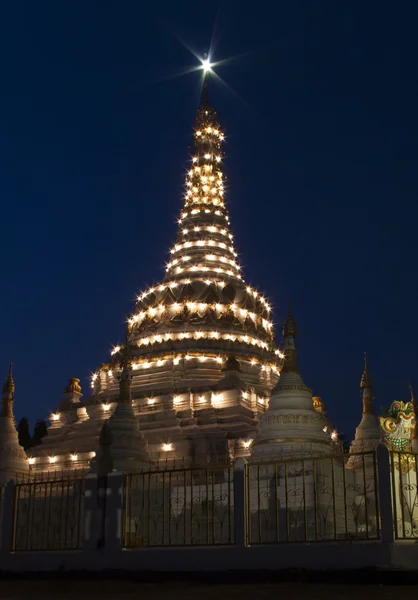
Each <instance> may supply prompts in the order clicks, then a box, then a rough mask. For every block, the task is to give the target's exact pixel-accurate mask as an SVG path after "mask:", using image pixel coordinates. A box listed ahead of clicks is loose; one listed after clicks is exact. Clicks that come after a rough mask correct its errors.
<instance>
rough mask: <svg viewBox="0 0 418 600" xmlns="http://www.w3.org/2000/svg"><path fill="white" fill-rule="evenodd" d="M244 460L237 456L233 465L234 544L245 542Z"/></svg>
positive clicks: (243, 543)
mask: <svg viewBox="0 0 418 600" xmlns="http://www.w3.org/2000/svg"><path fill="white" fill-rule="evenodd" d="M245 492H246V482H245V461H244V459H242V458H238V459H237V460H236V462H235V466H234V534H235V545H236V546H245V545H246V543H247V539H246V538H247V535H246V531H247V526H246V525H247V524H246V493H245Z"/></svg>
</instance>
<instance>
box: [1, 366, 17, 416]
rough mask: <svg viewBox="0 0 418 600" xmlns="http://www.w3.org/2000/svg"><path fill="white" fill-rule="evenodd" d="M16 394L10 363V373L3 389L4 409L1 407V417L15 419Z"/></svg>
mask: <svg viewBox="0 0 418 600" xmlns="http://www.w3.org/2000/svg"><path fill="white" fill-rule="evenodd" d="M14 394H15V382H14V380H13V371H12V363H10V365H9V372H8V374H7V377H6V379H5V381H4V384H3V389H2V407H1V416H2V417H12V418H13V402H14Z"/></svg>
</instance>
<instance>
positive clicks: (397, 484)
mask: <svg viewBox="0 0 418 600" xmlns="http://www.w3.org/2000/svg"><path fill="white" fill-rule="evenodd" d="M417 458H418V455H417V454H414V453H412V452H390V469H391V481H392V507H393V520H394V529H395V539H398V540H416V539H418V486H417Z"/></svg>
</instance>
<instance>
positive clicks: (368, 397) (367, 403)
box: [360, 352, 374, 415]
mask: <svg viewBox="0 0 418 600" xmlns="http://www.w3.org/2000/svg"><path fill="white" fill-rule="evenodd" d="M360 389H361V390H363V393H362V399H363V415H367V414H371V415H373V414H374V412H373V383H372V376H371V375H370V372H369V362H368V358H367V353H366V352H365V353H364V371H363V375H362V376H361V380H360Z"/></svg>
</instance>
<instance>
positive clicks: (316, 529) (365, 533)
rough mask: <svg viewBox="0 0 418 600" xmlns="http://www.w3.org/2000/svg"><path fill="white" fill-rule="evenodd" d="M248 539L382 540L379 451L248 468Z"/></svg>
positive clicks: (251, 542)
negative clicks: (378, 474)
mask: <svg viewBox="0 0 418 600" xmlns="http://www.w3.org/2000/svg"><path fill="white" fill-rule="evenodd" d="M246 487H247V511H246V514H247V543H248V544H249V545H256V544H269V543H273V544H277V543H286V542H293V543H294V542H320V541H337V540H341V541H343V540H372V539H378V538H379V498H378V480H377V461H376V454H375V452H364V453H361V454H350V455H346V454H341V455H337V456H328V457H323V456H317V457H311V458H305V457H304V458H290V459H288V460H280V461H277V462H272V463H268V462H263V463H259V464H256V463H250V464H248V465H247V467H246Z"/></svg>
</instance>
